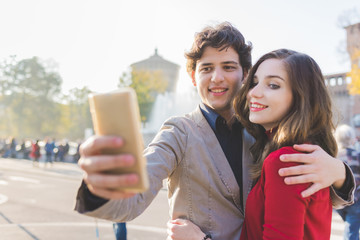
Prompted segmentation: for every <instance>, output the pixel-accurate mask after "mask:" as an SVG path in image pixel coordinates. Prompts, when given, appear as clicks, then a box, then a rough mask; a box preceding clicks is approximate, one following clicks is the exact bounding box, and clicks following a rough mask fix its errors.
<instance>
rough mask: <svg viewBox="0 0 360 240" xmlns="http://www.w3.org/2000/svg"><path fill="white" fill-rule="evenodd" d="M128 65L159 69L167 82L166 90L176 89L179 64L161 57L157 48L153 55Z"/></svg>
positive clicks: (133, 67)
mask: <svg viewBox="0 0 360 240" xmlns="http://www.w3.org/2000/svg"><path fill="white" fill-rule="evenodd" d="M130 66H131V68H132V69H136V70H145V71H160V72H161V73H162V75H163V76H164V79H165V80H166V81H167V83H168V85H167V89H166V91H167V92H175V91H176V85H177V82H178V79H179V69H180V66H179V65H178V64H175V63H173V62H170V61H168V60H166V59H164V58H163V57H161V56H160V55H159V54H158V50H157V49H155V53H154V55H152V56H150V57H149V58H148V59H145V60H142V61H139V62H136V63H133V64H131V65H130Z"/></svg>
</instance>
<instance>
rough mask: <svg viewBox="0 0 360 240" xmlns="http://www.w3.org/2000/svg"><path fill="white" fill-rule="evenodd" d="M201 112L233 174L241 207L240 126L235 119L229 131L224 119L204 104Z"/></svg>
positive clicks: (201, 105) (201, 106)
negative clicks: (237, 186) (238, 190)
mask: <svg viewBox="0 0 360 240" xmlns="http://www.w3.org/2000/svg"><path fill="white" fill-rule="evenodd" d="M200 109H201V112H202V113H203V115H204V117H205V118H206V120H207V121H208V123H209V125H210V127H211V128H212V130H213V131H214V133H215V135H216V138H217V139H218V141H219V143H220V146H221V149H222V150H223V152H224V154H225V156H226V159H227V160H228V162H229V165H230V167H231V169H232V171H233V173H234V176H235V178H236V181H237V183H238V185H239V188H240V200H241V205H242V200H243V191H242V190H243V189H242V181H243V179H242V128H243V127H242V125H241V124H240V122H239V121H238V120H237V119H234V123H233V124H232V125H231V129H230V128H229V126H228V125H227V123H226V121H225V119H224V118H223V117H221V116H220V115H219V114H217V113H216V112H214V110H212V109H211V108H209V107H208V106H206V105H205V104H203V103H201V104H200Z"/></svg>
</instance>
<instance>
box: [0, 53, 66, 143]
mask: <svg viewBox="0 0 360 240" xmlns="http://www.w3.org/2000/svg"><path fill="white" fill-rule="evenodd" d="M44 64H46V62H44V63H42V62H40V60H39V59H38V58H36V57H33V58H30V59H24V60H21V61H17V60H16V57H15V56H11V57H10V58H9V59H7V60H5V61H3V62H2V63H1V64H0V94H1V97H0V100H1V102H0V107H1V109H2V111H0V115H1V117H2V119H3V120H4V121H2V122H1V123H0V124H1V125H2V126H1V128H0V129H1V130H2V131H3V132H2V133H3V134H5V135H14V136H19V137H33V136H36V137H43V136H45V135H47V134H49V135H54V134H56V132H55V129H56V128H55V127H54V126H56V124H57V121H56V120H57V119H58V117H59V116H60V112H59V111H58V108H57V107H56V105H57V104H56V103H55V101H54V98H55V97H56V96H57V95H58V94H59V93H60V89H61V83H62V79H61V77H60V76H59V75H58V73H57V72H56V71H55V70H54V69H50V68H45V67H44Z"/></svg>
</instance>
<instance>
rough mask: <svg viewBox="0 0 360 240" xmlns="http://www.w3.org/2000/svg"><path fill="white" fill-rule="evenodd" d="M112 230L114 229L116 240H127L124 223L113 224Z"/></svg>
mask: <svg viewBox="0 0 360 240" xmlns="http://www.w3.org/2000/svg"><path fill="white" fill-rule="evenodd" d="M113 228H114V233H115V238H116V240H126V239H127V230H126V223H124V222H118V223H113Z"/></svg>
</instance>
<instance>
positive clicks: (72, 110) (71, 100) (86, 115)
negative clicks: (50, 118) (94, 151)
mask: <svg viewBox="0 0 360 240" xmlns="http://www.w3.org/2000/svg"><path fill="white" fill-rule="evenodd" d="M90 93H91V91H90V90H89V89H88V88H87V87H83V88H73V89H71V90H70V91H69V94H68V95H65V96H64V98H63V99H64V101H65V104H61V113H62V115H61V119H60V121H59V122H60V133H61V135H63V137H66V138H70V139H83V138H84V132H85V129H87V128H92V122H91V115H90V110H89V101H88V95H89V94H90Z"/></svg>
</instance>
